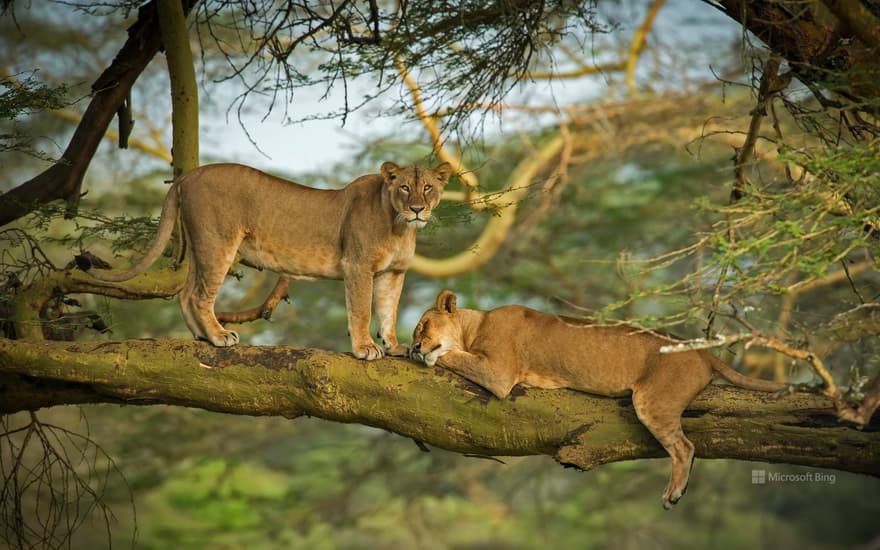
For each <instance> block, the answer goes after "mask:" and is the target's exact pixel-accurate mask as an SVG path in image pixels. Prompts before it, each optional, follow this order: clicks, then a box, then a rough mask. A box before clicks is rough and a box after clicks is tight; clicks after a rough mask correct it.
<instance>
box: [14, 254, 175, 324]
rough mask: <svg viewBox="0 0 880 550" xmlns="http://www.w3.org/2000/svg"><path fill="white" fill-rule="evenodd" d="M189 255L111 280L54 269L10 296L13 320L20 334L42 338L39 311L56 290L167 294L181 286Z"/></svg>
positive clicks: (115, 294)
mask: <svg viewBox="0 0 880 550" xmlns="http://www.w3.org/2000/svg"><path fill="white" fill-rule="evenodd" d="M188 258H189V257H188V256H187V257H186V258H185V259H184V261H183V262H182V263H181V264H180V265H178V266H177V269H170V268H169V269H162V270H155V271H148V272H146V273H143V274H141V275H138V276H137V277H135V278H133V279H130V280H128V281H124V282H119V283H113V282H108V281H99V280H98V279H95V278H94V277H92V276H90V275H89V274H87V273H85V272H82V271H77V270H66V271H55V272H53V273H51V274H49V275H47V276H46V277H43V278H40V279H38V280H35V281H34V282H33V284H31V285H30V286H28V287H27V288H26V289H25V290H23V291H21V292H19V293H18V294H16V295H15V297H14V299H13V300H12V322H13V323H14V325H15V334H16V335H18V337H19V338H25V339H29V340H42V338H43V328H42V325H43V322H42V319H41V318H40V312H41V311H42V310H43V307H44V306H45V305H46V304H47V303H48V302H49V300H51V299H52V298H53V297H54V296H56V295H58V294H65V295H66V294H81V293H88V294H99V295H101V296H107V297H110V298H119V299H123V300H143V299H145V298H169V297H171V296H174V295H175V294H177V293H178V292H179V291H180V289H181V287H183V283H184V280H185V279H186V273H187V270H188V269H189V263H188Z"/></svg>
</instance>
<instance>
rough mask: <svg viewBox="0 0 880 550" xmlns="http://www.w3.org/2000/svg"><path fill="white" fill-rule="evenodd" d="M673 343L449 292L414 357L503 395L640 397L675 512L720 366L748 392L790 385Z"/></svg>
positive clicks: (425, 320)
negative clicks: (706, 394)
mask: <svg viewBox="0 0 880 550" xmlns="http://www.w3.org/2000/svg"><path fill="white" fill-rule="evenodd" d="M672 343H674V341H671V339H670V338H665V337H663V336H659V335H657V334H653V333H651V332H647V331H644V330H642V329H637V328H634V327H631V326H625V325H616V326H602V325H594V324H590V323H589V322H586V321H584V320H579V319H572V318H567V317H562V316H557V315H546V314H544V313H540V312H538V311H535V310H532V309H529V308H526V307H523V306H517V305H511V306H504V307H500V308H498V309H494V310H492V311H479V310H473V309H459V308H457V307H456V299H455V294H453V293H452V292H450V291H448V290H444V291H443V292H441V293H440V295H439V296H438V297H437V303H436V305H435V306H434V308H432V309H429V310H428V311H426V312H425V314H424V315H423V316H422V318H421V320H420V321H419V323H418V325H417V326H416V328H415V331H414V333H413V347H412V352H413V356H414V357H415V358H417V359H421V360H423V361H424V362H425V363H427V364H428V365H434V364H437V365H439V366H441V367H443V368H447V369H450V370H452V371H455V372H457V373H458V374H460V375H462V376H464V377H465V378H468V379H469V380H472V381H473V382H476V383H477V384H479V385H481V386H483V387H484V388H486V389H487V390H489V391H490V392H492V393H493V394H494V395H495V396H496V397H498V398H499V399H503V398H504V397H506V396H507V395H508V394H509V393H510V391H511V389H513V387H514V386H516V385H517V384H522V385H524V386H530V387H535V388H545V389H555V388H571V389H574V390H580V391H584V392H589V393H594V394H599V395H607V396H622V395H626V394H629V393H630V392H631V393H632V401H633V406H634V408H635V411H636V414H637V415H638V417H639V420H640V421H641V422H642V424H644V425H645V427H646V428H648V430H649V431H650V432H651V434H653V435H654V437H655V438H656V439H657V441H659V442H660V444H661V445H662V446H663V448H664V449H666V451H667V452H668V453H669V456H670V457H672V475H671V477H670V479H669V484H668V485H667V487H666V490H665V491H664V493H663V497H662V504H663V506H664V508H667V509H668V508H671V507H672V506H673V505H674V504H675V503H677V502H678V500H679V499H680V498H681V496H682V495H683V494H684V492H685V490H686V489H687V483H688V477H689V475H690V468H691V463H692V462H693V459H694V445H693V443H691V441H690V440H689V439H688V438H687V437H685V435H684V432H683V431H682V428H681V414H682V412H683V411H684V410H685V408H686V407H687V406H688V405H689V404H690V403H691V401H693V399H694V397H696V395H697V394H698V393H700V391H702V390H703V388H705V387H706V386H707V385H708V384H709V382H710V381H711V380H712V374H713V371H714V372H717V373H718V374H720V375H721V376H723V377H724V378H726V379H727V380H728V381H730V382H732V383H734V384H736V385H738V386H741V387H744V388H748V389H754V390H762V391H780V390H783V389H785V385H784V384H778V383H776V382H770V381H766V380H759V379H755V378H750V377H747V376H744V375H742V374H740V373H738V372H736V371H734V370H733V369H731V368H730V367H728V366H727V365H725V364H724V363H723V362H722V361H720V360H719V359H717V358H716V357H714V356H713V355H712V354H711V353H709V352H707V351H686V352H678V353H668V354H661V353H660V347H661V346H664V345H669V344H672Z"/></svg>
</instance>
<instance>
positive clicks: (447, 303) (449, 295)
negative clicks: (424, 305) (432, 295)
mask: <svg viewBox="0 0 880 550" xmlns="http://www.w3.org/2000/svg"><path fill="white" fill-rule="evenodd" d="M437 309H439V310H440V311H445V312H446V313H455V293H454V292H452V291H451V290H444V291H443V292H441V293H440V294H438V295H437Z"/></svg>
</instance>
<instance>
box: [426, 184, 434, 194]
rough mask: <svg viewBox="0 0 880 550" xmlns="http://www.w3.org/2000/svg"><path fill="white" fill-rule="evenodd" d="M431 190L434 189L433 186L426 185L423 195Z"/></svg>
mask: <svg viewBox="0 0 880 550" xmlns="http://www.w3.org/2000/svg"><path fill="white" fill-rule="evenodd" d="M433 188H434V186H433V185H426V186H425V193H427V192H428V191H430V190H431V189H433Z"/></svg>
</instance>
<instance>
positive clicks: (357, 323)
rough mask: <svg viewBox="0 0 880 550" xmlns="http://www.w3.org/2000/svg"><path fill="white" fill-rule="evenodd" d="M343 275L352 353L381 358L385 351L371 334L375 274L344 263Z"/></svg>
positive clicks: (366, 357) (369, 357)
mask: <svg viewBox="0 0 880 550" xmlns="http://www.w3.org/2000/svg"><path fill="white" fill-rule="evenodd" d="M343 277H344V281H343V282H344V283H345V308H346V310H347V312H348V333H349V335H350V336H351V350H352V353H354V356H355V357H357V358H358V359H366V360H368V361H371V360H373V359H379V358H381V357H383V356H384V355H385V351H384V350H383V349H382V348H381V347H380V346H378V345H376V343H375V342H374V341H373V337H372V336H370V306H371V305H372V304H371V302H372V297H373V274H372V273H370V272H369V271H364V270H362V269H361V270H358V269H346V268H345V266H344V265H343Z"/></svg>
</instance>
